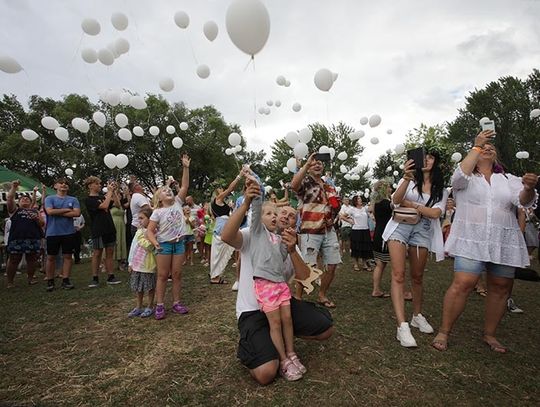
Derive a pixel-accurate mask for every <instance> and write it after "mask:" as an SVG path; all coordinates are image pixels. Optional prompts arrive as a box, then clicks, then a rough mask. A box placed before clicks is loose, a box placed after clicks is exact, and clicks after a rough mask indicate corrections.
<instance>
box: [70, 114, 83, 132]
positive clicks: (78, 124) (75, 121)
mask: <svg viewBox="0 0 540 407" xmlns="http://www.w3.org/2000/svg"><path fill="white" fill-rule="evenodd" d="M81 122H82V119H81V118H80V117H75V118H74V119H72V120H71V127H73V128H74V129H75V130H79V128H80V127H81ZM79 131H80V130H79Z"/></svg>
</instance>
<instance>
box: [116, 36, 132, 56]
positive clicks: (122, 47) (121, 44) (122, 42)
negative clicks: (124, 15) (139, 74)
mask: <svg viewBox="0 0 540 407" xmlns="http://www.w3.org/2000/svg"><path fill="white" fill-rule="evenodd" d="M114 48H115V49H116V53H117V54H118V55H122V54H127V53H128V52H129V41H128V40H126V39H125V38H117V39H116V40H115V41H114Z"/></svg>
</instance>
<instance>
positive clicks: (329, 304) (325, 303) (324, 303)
mask: <svg viewBox="0 0 540 407" xmlns="http://www.w3.org/2000/svg"><path fill="white" fill-rule="evenodd" d="M317 303H319V304H320V305H322V306H323V307H326V308H336V304H334V303H333V302H332V301H330V300H329V299H328V298H327V299H326V300H322V301H317Z"/></svg>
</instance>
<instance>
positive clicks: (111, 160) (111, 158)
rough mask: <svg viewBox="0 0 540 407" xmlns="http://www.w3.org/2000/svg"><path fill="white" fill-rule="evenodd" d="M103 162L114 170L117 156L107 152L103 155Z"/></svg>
mask: <svg viewBox="0 0 540 407" xmlns="http://www.w3.org/2000/svg"><path fill="white" fill-rule="evenodd" d="M103 162H104V163H105V165H106V166H107V167H109V168H110V169H111V170H112V169H113V168H114V167H116V156H115V155H114V154H110V153H109V154H106V155H105V157H103Z"/></svg>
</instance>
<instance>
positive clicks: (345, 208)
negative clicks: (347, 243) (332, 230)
mask: <svg viewBox="0 0 540 407" xmlns="http://www.w3.org/2000/svg"><path fill="white" fill-rule="evenodd" d="M351 208H352V206H351V205H342V206H341V210H340V211H339V214H340V215H349V216H351V214H350V209H351ZM351 226H352V223H351V222H347V221H346V220H344V219H341V227H342V228H346V227H349V228H350V227H351Z"/></svg>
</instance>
